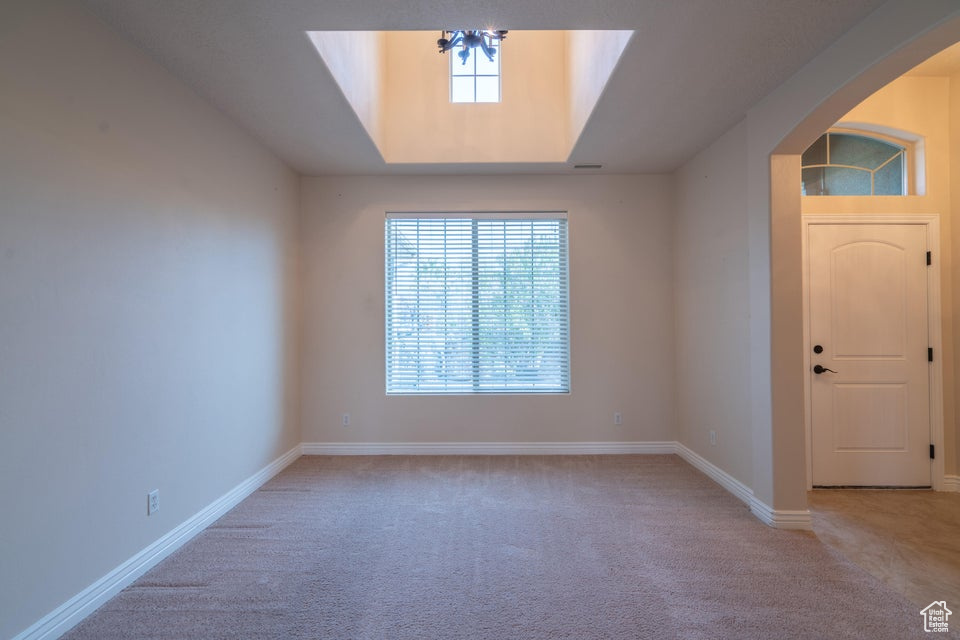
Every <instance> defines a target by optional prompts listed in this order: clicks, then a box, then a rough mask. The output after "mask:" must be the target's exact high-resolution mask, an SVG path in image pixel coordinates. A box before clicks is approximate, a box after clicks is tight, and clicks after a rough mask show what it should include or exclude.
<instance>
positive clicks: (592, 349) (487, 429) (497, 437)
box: [302, 176, 674, 442]
mask: <svg viewBox="0 0 960 640" xmlns="http://www.w3.org/2000/svg"><path fill="white" fill-rule="evenodd" d="M302 184H303V190H302V203H303V212H304V220H303V245H302V252H303V256H304V369H303V387H302V389H303V392H302V397H303V410H302V416H303V417H302V419H303V434H304V435H303V437H304V441H305V442H432V441H444V442H471V441H484V442H555V441H626V440H631V441H633V440H645V441H658V440H673V439H674V425H673V411H674V407H673V298H672V292H671V284H670V283H671V281H672V264H673V263H672V257H671V248H670V245H671V242H670V240H671V224H672V223H671V212H672V208H673V203H672V181H671V179H670V178H669V177H664V176H576V177H571V176H539V177H538V176H513V177H483V176H477V177H393V178H385V177H355V178H305V179H304V180H303V183H302ZM471 209H472V210H484V211H488V210H514V211H516V210H565V211H568V212H569V234H570V240H569V242H570V255H571V258H570V305H571V318H570V323H571V333H572V337H571V365H572V393H570V394H569V395H568V396H533V397H531V396H495V397H489V396H484V397H476V396H472V397H471V396H456V397H437V396H434V397H389V398H388V397H386V396H385V393H384V346H383V343H384V258H383V241H384V213H385V212H387V211H444V210H457V211H464V210H467V211H469V210H471ZM618 410H619V411H621V412H622V413H623V424H622V425H621V426H614V425H613V420H612V414H613V412H614V411H618ZM341 413H350V414H351V417H352V424H351V426H350V427H347V428H344V427H343V426H341V425H340V414H341Z"/></svg>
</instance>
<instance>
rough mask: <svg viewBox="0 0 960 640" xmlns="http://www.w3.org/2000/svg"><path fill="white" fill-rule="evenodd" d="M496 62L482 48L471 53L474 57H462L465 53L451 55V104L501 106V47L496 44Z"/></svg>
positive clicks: (493, 48)
mask: <svg viewBox="0 0 960 640" xmlns="http://www.w3.org/2000/svg"><path fill="white" fill-rule="evenodd" d="M490 48H491V49H492V50H493V52H494V53H493V60H490V59H489V58H488V57H487V56H486V54H485V53H484V52H483V50H482V49H480V48H479V47H477V48H474V49H470V57H468V58H467V59H466V61H464V60H463V59H462V58H461V57H460V53H461V52H462V49H459V48H458V49H452V50H451V51H450V52H449V55H450V102H500V46H499V45H498V44H494V45H492V46H491V47H490Z"/></svg>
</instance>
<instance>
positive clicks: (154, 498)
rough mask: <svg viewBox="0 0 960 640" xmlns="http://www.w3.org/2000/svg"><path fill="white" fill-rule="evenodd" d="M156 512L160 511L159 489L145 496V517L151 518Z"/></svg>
mask: <svg viewBox="0 0 960 640" xmlns="http://www.w3.org/2000/svg"><path fill="white" fill-rule="evenodd" d="M157 511H160V489H154V490H153V491H151V492H150V493H148V494H147V515H148V516H152V515H153V514H155V513H156V512H157Z"/></svg>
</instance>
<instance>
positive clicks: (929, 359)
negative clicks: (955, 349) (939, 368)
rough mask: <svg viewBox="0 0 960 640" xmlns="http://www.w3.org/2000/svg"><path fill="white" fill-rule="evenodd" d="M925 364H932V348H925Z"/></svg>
mask: <svg viewBox="0 0 960 640" xmlns="http://www.w3.org/2000/svg"><path fill="white" fill-rule="evenodd" d="M927 362H933V347H927Z"/></svg>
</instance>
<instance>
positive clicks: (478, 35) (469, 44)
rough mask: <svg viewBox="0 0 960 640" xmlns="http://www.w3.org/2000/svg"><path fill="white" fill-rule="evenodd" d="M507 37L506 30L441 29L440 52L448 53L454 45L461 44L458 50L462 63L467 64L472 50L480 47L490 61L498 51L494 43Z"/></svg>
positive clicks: (438, 42)
mask: <svg viewBox="0 0 960 640" xmlns="http://www.w3.org/2000/svg"><path fill="white" fill-rule="evenodd" d="M447 34H449V37H447ZM506 37H507V32H506V31H505V30H499V31H494V30H493V29H474V30H472V31H441V32H440V39H439V40H437V46H438V47H440V53H446V52H447V51H450V50H451V49H453V48H454V47H457V46H461V47H462V48H461V49H460V51H458V52H457V56H459V57H460V63H461V64H467V60H469V59H470V50H471V49H476V48H478V47H479V48H480V50H481V51H483V55H485V56H487V59H488V60H489V61H490V62H493V56H494V55H495V54H496V53H497V50H496V49H494V46H495V45H494V43H495V42H500V41H501V40H503V39H504V38H506Z"/></svg>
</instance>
